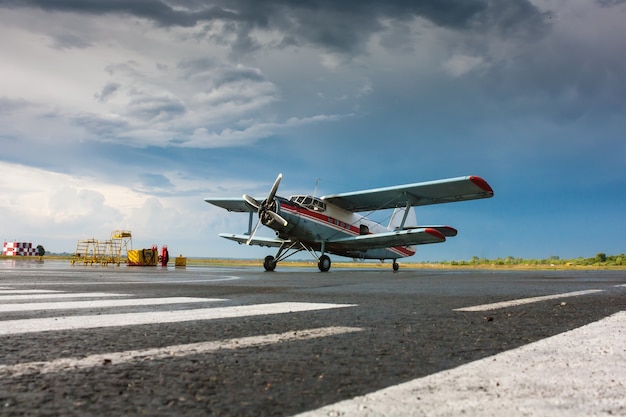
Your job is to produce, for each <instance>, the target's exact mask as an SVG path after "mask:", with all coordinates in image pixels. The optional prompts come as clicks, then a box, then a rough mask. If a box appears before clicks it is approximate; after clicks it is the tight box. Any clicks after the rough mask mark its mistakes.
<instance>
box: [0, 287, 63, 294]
mask: <svg viewBox="0 0 626 417" xmlns="http://www.w3.org/2000/svg"><path fill="white" fill-rule="evenodd" d="M58 292H61V291H55V290H16V289H9V288H6V289H2V290H0V295H7V294H48V293H58Z"/></svg>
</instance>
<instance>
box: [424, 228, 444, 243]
mask: <svg viewBox="0 0 626 417" xmlns="http://www.w3.org/2000/svg"><path fill="white" fill-rule="evenodd" d="M424 232H426V233H428V234H429V235H431V236H433V237H435V238H437V239H439V240H440V241H441V242H445V241H446V237H445V236H444V235H443V233H441V232H440V231H439V230H437V229H433V228H431V227H427V228H426V229H424Z"/></svg>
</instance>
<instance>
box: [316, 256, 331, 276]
mask: <svg viewBox="0 0 626 417" xmlns="http://www.w3.org/2000/svg"><path fill="white" fill-rule="evenodd" d="M317 267H318V268H319V269H320V271H322V272H328V270H329V269H330V258H329V257H328V256H327V255H322V256H320V258H319V259H318V261H317Z"/></svg>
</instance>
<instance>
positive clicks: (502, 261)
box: [440, 253, 626, 266]
mask: <svg viewBox="0 0 626 417" xmlns="http://www.w3.org/2000/svg"><path fill="white" fill-rule="evenodd" d="M440 263H443V264H449V265H511V266H513V265H528V266H535V265H538V266H541V265H545V266H557V265H559V266H591V265H593V266H626V255H624V254H623V253H621V254H619V255H607V254H605V253H598V254H596V256H594V257H591V258H585V257H579V258H574V259H561V258H560V257H559V256H550V257H549V258H545V259H523V258H515V257H513V256H507V257H506V258H496V259H487V258H479V257H478V256H472V258H471V259H470V260H469V261H443V262H440Z"/></svg>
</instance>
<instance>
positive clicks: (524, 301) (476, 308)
mask: <svg viewBox="0 0 626 417" xmlns="http://www.w3.org/2000/svg"><path fill="white" fill-rule="evenodd" d="M602 291H604V290H584V291H574V292H568V293H564V294H554V295H544V296H541V297H531V298H520V299H519V300H510V301H503V302H500V303H492V304H483V305H479V306H472V307H463V308H455V309H454V311H488V310H497V309H499V308H506V307H514V306H519V305H523V304H531V303H538V302H540V301H547V300H556V299H559V298H567V297H577V296H579V295H587V294H594V293H597V292H602Z"/></svg>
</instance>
